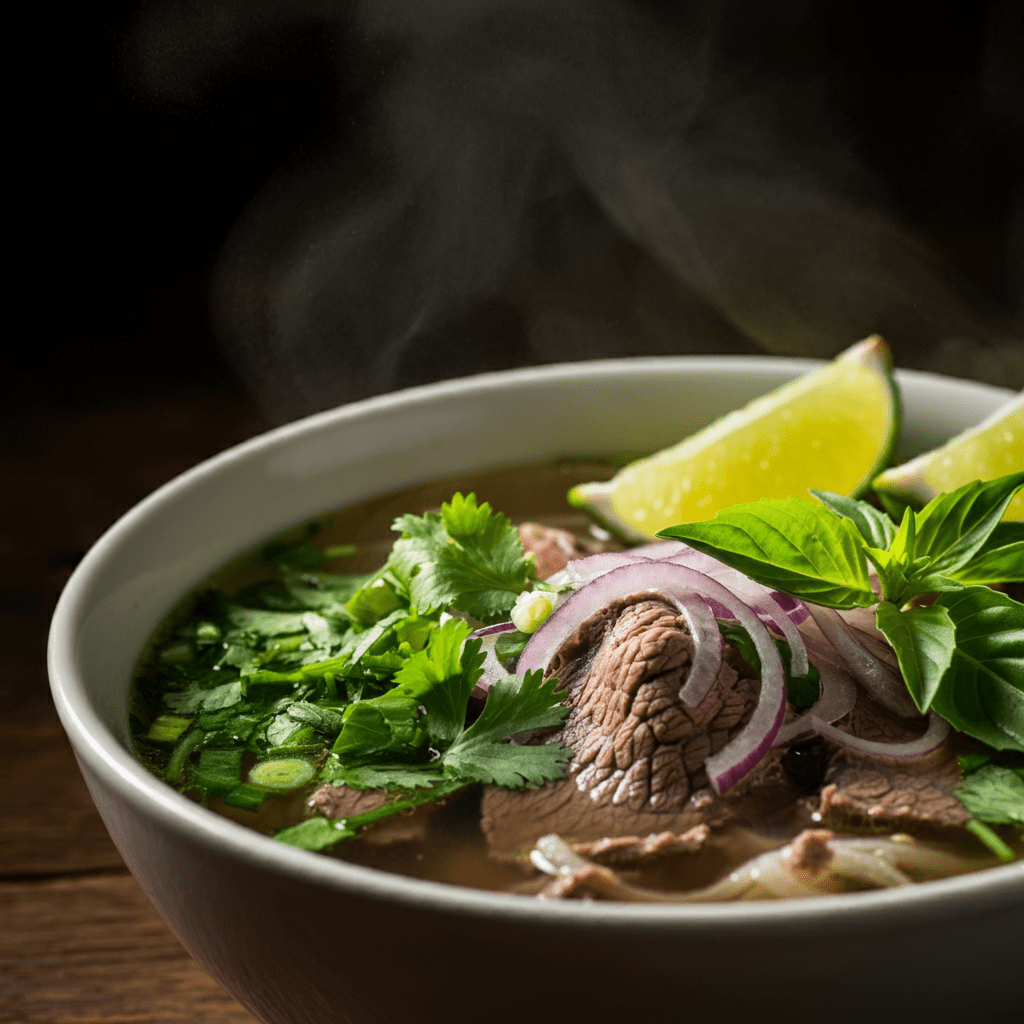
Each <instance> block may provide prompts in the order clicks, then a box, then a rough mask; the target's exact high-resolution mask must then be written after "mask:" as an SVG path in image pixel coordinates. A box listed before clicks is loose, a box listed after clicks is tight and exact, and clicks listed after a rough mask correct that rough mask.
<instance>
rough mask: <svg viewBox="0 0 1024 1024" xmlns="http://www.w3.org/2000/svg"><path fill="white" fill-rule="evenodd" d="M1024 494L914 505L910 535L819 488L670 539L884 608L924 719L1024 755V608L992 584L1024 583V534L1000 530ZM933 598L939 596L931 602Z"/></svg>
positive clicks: (830, 597)
mask: <svg viewBox="0 0 1024 1024" xmlns="http://www.w3.org/2000/svg"><path fill="white" fill-rule="evenodd" d="M1022 486H1024V472H1021V473H1011V474H1009V475H1007V476H1003V477H999V478H998V479H996V480H989V481H975V482H974V483H970V484H967V485H966V486H964V487H960V488H958V489H957V490H955V491H951V492H950V493H948V494H940V495H939V496H938V497H937V498H935V499H934V500H933V501H931V502H929V503H928V504H927V505H925V507H924V508H923V509H921V510H920V511H915V510H914V509H912V508H907V509H906V510H905V511H904V514H903V519H902V521H901V522H900V524H899V526H898V527H897V526H896V524H895V523H894V522H893V521H892V520H890V519H889V518H888V516H886V515H885V514H884V513H882V512H879V511H878V510H877V509H875V508H874V507H873V506H871V505H869V504H867V503H866V502H863V501H858V500H855V499H853V498H848V497H845V496H843V495H840V494H832V493H830V492H827V491H812V492H811V493H812V494H813V495H814V496H815V497H817V498H818V499H819V500H820V501H821V502H822V504H820V505H815V504H811V503H809V502H806V501H802V500H800V499H798V498H783V499H769V498H765V499H762V500H760V501H756V502H749V503H747V504H743V505H734V506H733V507H732V508H729V509H725V510H724V511H722V512H719V513H718V515H716V516H715V518H714V519H711V520H707V521H705V522H697V523H685V524H682V525H679V526H672V527H669V528H668V529H666V530H663V531H661V533H660V534H659V536H660V537H668V538H673V539H676V540H682V541H685V542H686V543H687V544H690V545H691V546H692V547H694V548H697V549H698V550H699V551H703V552H705V553H707V554H709V555H712V556H713V557H715V558H718V559H719V560H721V561H722V562H725V563H726V564H727V565H731V566H733V567H734V568H736V569H739V570H740V571H741V572H744V573H746V574H747V575H748V576H750V577H751V578H752V579H754V580H757V581H758V582H759V583H762V584H764V585H765V586H768V587H771V588H772V589H773V590H778V591H781V592H783V593H785V594H789V595H791V596H792V597H796V598H800V599H802V600H804V601H808V602H810V603H812V604H818V605H823V606H825V607H828V608H839V609H844V608H845V609H848V608H855V607H864V608H868V607H873V606H874V607H875V621H876V624H877V625H878V628H879V630H880V631H881V632H882V634H883V635H884V636H885V638H886V639H887V640H888V642H889V643H890V644H891V646H892V648H893V650H894V651H895V653H896V657H897V659H898V660H899V666H900V671H901V672H902V673H903V677H904V680H905V681H906V685H907V689H908V690H909V692H910V695H911V697H913V699H914V703H915V704H916V705H917V707H918V709H919V710H920V711H921V712H922V713H924V712H926V711H928V710H929V709H934V710H935V711H936V712H937V713H938V714H939V715H941V716H942V717H943V718H945V719H946V720H947V721H948V722H949V723H950V724H951V725H952V726H953V727H954V728H956V729H958V730H960V731H961V732H964V733H967V734H968V735H970V736H973V737H975V738H976V739H979V740H981V741H983V742H984V743H987V744H989V745H990V746H992V747H995V748H996V749H998V750H1008V749H1010V750H1018V751H1024V604H1021V603H1019V602H1017V601H1014V600H1013V599H1012V598H1010V597H1009V596H1008V595H1007V594H1004V593H1001V592H999V591H995V590H992V589H990V588H989V587H988V586H984V585H982V584H986V583H995V582H1001V581H1017V580H1022V579H1024V531H1022V529H1020V528H1019V527H1020V525H1021V524H1017V523H1000V519H1001V518H1002V515H1003V513H1004V512H1005V511H1006V507H1007V506H1008V505H1009V503H1010V500H1011V499H1012V498H1013V496H1014V494H1016V493H1017V491H1019V490H1020V489H1021V487H1022ZM869 563H870V565H872V566H873V567H874V569H875V571H876V573H877V576H878V588H879V590H880V591H881V594H880V595H879V594H877V593H875V591H874V590H873V589H872V583H871V577H870V575H869V569H868V565H869ZM924 594H928V595H937V596H936V597H935V598H934V601H932V602H931V603H929V604H927V605H925V604H923V603H922V602H921V596H922V595H924Z"/></svg>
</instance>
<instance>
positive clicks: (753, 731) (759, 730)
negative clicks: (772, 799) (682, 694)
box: [517, 560, 786, 793]
mask: <svg viewBox="0 0 1024 1024" xmlns="http://www.w3.org/2000/svg"><path fill="white" fill-rule="evenodd" d="M691 592H695V593H697V594H698V595H700V596H701V597H703V598H705V599H710V600H711V601H715V602H717V603H718V604H720V605H722V606H724V607H725V608H726V609H727V610H728V611H729V613H730V615H731V617H732V618H735V619H736V620H737V621H738V622H739V624H740V625H741V626H742V627H743V628H744V629H745V630H746V631H747V633H748V634H749V636H750V639H751V641H752V642H753V644H754V648H755V649H756V651H757V654H758V657H759V658H760V660H761V692H760V695H759V697H758V702H757V706H756V707H755V708H754V713H753V715H752V716H751V717H750V720H749V721H748V722H747V724H746V725H745V726H744V727H743V728H742V729H741V730H740V732H739V733H738V734H737V735H736V736H734V737H733V738H732V739H731V740H730V741H729V742H728V743H727V744H726V745H725V746H724V747H722V749H721V750H719V751H717V752H716V753H714V754H712V755H711V756H710V757H709V758H707V760H706V761H705V767H706V768H707V771H708V776H709V778H710V780H711V784H712V786H714V788H715V790H716V791H717V792H718V793H724V792H726V791H727V790H729V789H731V788H732V787H733V786H735V785H736V783H738V782H739V781H740V780H741V779H742V778H744V776H746V775H747V773H748V772H750V771H751V769H753V768H754V766H755V765H757V764H758V762H760V761H761V759H762V758H763V757H764V756H765V754H767V753H768V751H769V750H770V749H771V746H772V743H773V742H774V740H775V737H776V735H777V734H778V731H779V729H780V728H781V727H782V722H783V719H784V718H785V714H786V687H785V675H784V672H783V668H782V659H781V658H780V657H779V652H778V650H777V649H776V647H775V644H774V642H773V641H772V638H771V635H770V634H769V633H768V630H767V628H766V627H765V625H764V624H763V623H762V622H761V620H760V619H759V618H758V616H757V614H756V613H755V612H754V611H752V610H751V609H750V608H749V607H748V606H747V605H746V604H744V603H743V601H741V600H740V599H739V598H738V597H737V596H736V595H735V594H733V593H731V592H730V591H729V590H728V589H727V588H726V587H725V586H723V585H722V584H721V583H719V582H718V581H717V580H714V579H711V577H709V576H706V575H705V574H704V573H701V572H698V571H697V570H695V569H692V568H690V567H689V566H686V565H679V564H678V563H674V562H667V561H658V562H651V561H648V560H643V561H639V562H632V563H629V564H625V565H621V566H619V567H618V568H615V569H612V570H610V571H609V572H606V573H604V574H602V575H601V576H600V577H598V579H597V580H595V581H594V582H593V583H591V584H590V585H589V586H585V587H581V588H580V589H579V590H577V591H576V593H574V594H573V595H572V596H570V597H569V599H568V600H567V601H566V602H565V603H564V604H563V605H562V606H561V607H560V608H559V609H557V610H556V611H554V612H552V614H551V616H550V617H549V618H548V620H547V621H546V622H545V623H544V624H543V625H542V626H541V627H540V629H538V630H537V632H536V633H534V634H533V636H532V637H531V639H530V641H529V642H528V643H527V645H526V648H525V650H524V651H523V653H522V655H521V656H520V659H519V664H518V666H517V668H518V669H519V671H521V672H526V671H531V670H535V669H540V670H545V669H546V668H547V666H548V663H549V662H550V661H551V659H552V657H554V654H555V652H556V651H557V650H558V648H559V647H560V646H561V645H562V643H563V642H564V641H565V640H566V638H567V637H569V636H571V635H572V633H573V632H575V630H576V629H577V628H579V626H580V625H581V624H582V623H583V622H585V621H586V620H587V619H588V618H590V616H591V615H593V614H595V613H596V612H598V611H600V610H601V609H602V608H603V607H605V605H607V604H609V603H610V602H611V601H612V600H614V599H615V598H617V597H621V596H623V595H624V594H631V593H651V594H665V595H667V596H668V597H670V598H679V597H680V596H681V595H684V594H687V593H691ZM694 639H695V641H696V638H694ZM684 685H685V684H684Z"/></svg>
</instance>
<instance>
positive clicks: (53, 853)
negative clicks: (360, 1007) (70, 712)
mask: <svg viewBox="0 0 1024 1024" xmlns="http://www.w3.org/2000/svg"><path fill="white" fill-rule="evenodd" d="M265 426H266V424H265V423H264V422H263V421H262V420H261V419H260V418H259V417H258V415H257V414H256V413H255V412H254V411H253V409H252V408H251V406H249V405H248V403H247V402H245V401H244V400H242V399H240V398H239V397H238V396H237V395H235V394H234V393H233V392H232V391H231V390H230V389H228V388H219V387H214V386H211V385H210V384H209V383H207V384H205V385H204V386H202V387H200V388H187V387H186V388H181V389H179V391H178V393H175V394H165V395H161V396H159V397H156V398H152V397H151V398H148V399H140V400H137V401H133V402H114V403H111V402H110V401H109V400H107V401H105V403H103V404H99V405H96V404H89V403H88V402H83V404H81V405H80V406H78V407H75V408H71V407H66V408H57V407H54V406H52V405H48V404H45V403H42V402H36V403H35V404H25V405H23V406H22V407H20V408H18V409H16V410H11V409H5V410H3V412H2V413H0V429H2V438H0V479H2V480H3V481H4V495H5V500H4V501H3V502H0V636H2V637H3V642H2V643H0V781H2V785H0V821H2V822H3V828H2V829H0V1021H5V1022H6V1021H10V1022H18V1024H86V1022H88V1024H119V1022H129V1021H130V1022H149V1021H161V1022H176V1021H181V1022H182V1024H185V1022H187V1024H221V1022H230V1024H236V1022H237V1024H243V1022H244V1024H253V1022H254V1020H255V1018H253V1017H252V1016H251V1015H250V1014H249V1013H247V1012H246V1011H245V1010H244V1009H242V1007H241V1006H239V1005H238V1004H237V1003H236V1002H235V1001H234V1000H233V999H232V998H231V997H230V996H229V995H227V993H225V992H224V991H223V990H222V989H221V988H220V987H219V986H218V985H217V984H216V983H215V982H214V981H213V980H212V979H211V978H210V977H209V976H208V975H207V974H206V973H205V972H204V971H203V970H202V968H200V967H199V965H198V964H196V963H195V961H193V960H192V958H191V957H190V956H189V955H188V954H187V953H186V952H185V950H184V949H183V948H182V946H181V944H180V943H179V942H178V940H177V939H176V938H175V937H174V936H173V935H172V934H171V932H170V931H169V930H168V929H167V926H166V925H165V924H164V923H163V921H162V920H161V919H160V917H159V916H158V915H157V913H156V911H155V910H154V909H153V908H152V906H151V905H150V904H149V902H148V901H147V899H146V897H145V896H144V895H143V893H142V891H141V890H140V889H139V887H138V886H137V885H136V883H135V881H134V880H133V879H132V877H131V876H130V875H129V874H128V872H127V870H126V869H125V867H124V864H123V862H122V860H121V858H120V856H119V855H118V853H117V850H116V849H115V848H114V845H113V843H112V842H111V841H110V838H109V836H108V835H107V833H106V830H105V828H104V827H103V823H102V822H101V821H100V818H99V815H98V814H97V813H96V810H95V808H94V807H93V805H92V800H91V798H90V797H89V793H88V791H87V790H86V788H85V784H84V783H83V782H82V778H81V776H80V774H79V772H78V766H77V764H76V763H75V759H74V755H73V754H72V752H71V748H70V746H69V744H68V742H67V740H66V738H65V736H64V733H63V730H62V729H61V726H60V722H59V720H58V718H57V714H56V711H55V709H54V708H53V705H52V703H51V701H50V697H49V689H48V686H47V678H46V667H45V645H46V633H47V628H48V623H49V618H50V614H51V611H52V608H53V606H54V603H55V602H56V599H57V597H58V595H59V593H60V590H61V588H62V586H63V584H64V582H65V581H66V579H67V577H68V576H69V574H70V572H71V570H72V569H73V567H74V565H75V563H76V562H77V560H78V559H79V558H80V557H81V555H82V554H83V553H84V552H85V550H86V549H87V548H88V547H89V546H90V545H91V544H92V543H93V542H94V541H95V540H96V539H97V538H98V537H99V536H100V534H101V533H102V532H103V530H105V529H106V528H107V527H108V526H109V525H110V524H111V523H112V522H113V521H114V520H115V519H116V518H117V517H118V516H119V515H121V514H122V513H123V512H125V511H127V510H128V509H129V508H130V507H131V506H132V505H133V504H134V503H135V502H136V501H138V500H139V499H140V498H142V497H144V496H145V495H146V494H147V493H148V492H150V491H151V490H153V488H155V487H157V486H159V485H160V484H161V483H163V482H164V481H166V480H169V479H171V478H172V477H173V476H175V475H176V474H177V473H179V472H181V471H182V470H184V469H187V468H188V467H189V466H191V465H193V464H195V463H196V462H199V461H201V460H202V459H204V458H207V457H208V456H210V455H213V454H215V453H216V452H218V451H220V450H222V449H224V448H226V447H228V446H229V445H231V444H234V443H236V442H237V441H241V440H243V439H244V438H246V437H248V436H251V435H252V434H254V433H257V432H258V431H259V430H261V429H263V428H264V427H265Z"/></svg>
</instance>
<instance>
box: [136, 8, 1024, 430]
mask: <svg viewBox="0 0 1024 1024" xmlns="http://www.w3.org/2000/svg"><path fill="white" fill-rule="evenodd" d="M807 17H808V10H807V5H805V4H804V3H801V2H798V0H791V2H789V3H775V4H769V3H764V4H761V3H753V4H750V5H739V6H738V5H729V4H725V3H722V2H719V0H694V2H691V3H688V4H685V5H682V4H661V3H654V2H650V3H646V4H640V3H630V2H626V0H475V2H474V0H430V2H428V0H391V2H381V0H376V2H371V0H366V2H365V3H361V4H357V3H348V4H346V3H331V2H328V0H304V2H302V3H294V2H293V3H285V2H283V0H282V2H281V3H279V4H275V3H270V2H264V3H263V4H262V5H259V4H244V3H242V0H237V2H236V3H232V2H229V0H220V2H219V3H211V4H208V5H201V6H196V7H192V6H191V5H185V4H175V3H170V4H164V5H162V6H160V5H153V6H152V7H151V8H150V9H149V10H148V12H147V14H146V15H145V16H144V18H143V19H142V20H141V21H140V25H139V31H138V34H137V43H138V45H137V59H138V67H139V74H140V76H141V77H142V79H143V80H144V81H146V82H148V83H149V88H150V89H151V90H152V91H154V92H157V93H160V94H162V95H165V96H176V97H177V98H181V96H186V95H187V94H188V93H189V91H190V90H192V91H194V90H197V89H202V88H203V87H204V83H205V82H206V81H207V80H209V79H210V77H211V75H212V74H213V70H215V69H216V67H217V66H218V62H223V61H226V60H228V59H230V58H232V57H233V55H234V53H235V51H240V50H242V49H243V48H244V43H245V40H246V39H247V38H249V37H250V36H251V35H252V33H253V32H254V31H259V32H262V33H266V32H273V31H275V29H277V28H279V27H281V26H284V25H286V24H290V23H293V22H294V21H296V20H301V21H305V22H310V23H315V24H317V25H320V26H322V27H325V30H331V28H332V26H333V28H334V29H336V30H338V32H339V33H340V32H341V30H342V28H344V30H345V31H346V32H349V33H352V32H353V31H354V34H355V36H356V38H358V40H359V48H358V51H359V52H360V53H362V54H363V55H364V56H365V55H370V56H369V57H367V58H366V66H365V69H364V72H365V79H366V80H365V83H364V95H365V102H364V103H363V104H361V105H360V107H359V109H358V111H357V112H356V113H354V114H353V115H352V117H353V118H354V119H355V124H356V128H355V129H354V130H353V128H352V123H351V119H349V121H348V122H346V124H344V125H339V135H338V138H337V140H335V141H332V142H329V143H327V144H325V145H324V146H323V147H321V149H320V150H319V151H317V152H316V153H315V154H314V155H311V156H307V157H306V158H305V160H304V161H303V162H302V163H300V164H299V165H298V166H296V167H289V168H287V169H285V170H282V171H281V172H280V173H279V174H278V176H277V177H276V178H275V179H274V180H272V181H271V182H270V183H269V184H268V185H267V187H266V188H265V189H264V190H263V191H262V193H261V194H260V195H259V196H258V197H257V198H256V200H255V201H254V202H253V203H252V204H251V206H250V208H249V209H248V210H247V212H246V213H245V215H244V216H243V217H242V219H241V220H240V222H239V223H238V224H237V226H236V228H235V229H234V231H233V233H232V235H231V237H230V239H229V240H228V242H227V244H226V246H225V248H224V251H223V253H222V256H221V259H220V261H219V265H218V269H217V273H216V287H215V301H216V316H217V321H218V324H219V327H220V331H221V334H222V336H223V338H224V340H225V344H226V346H227V348H228V350H229V352H230V353H231V354H232V356H233V358H234V360H235V361H236V363H237V365H238V366H239V367H240V369H241V371H242V373H243V375H244V377H245V378H246V379H247V382H248V383H249V385H250V386H251V388H252V390H253V392H254V394H255V395H256V396H257V397H258V398H259V399H260V401H261V402H262V403H263V405H264V407H265V408H266V409H267V410H268V412H269V413H270V415H272V416H273V417H275V418H276V419H278V420H285V419H289V418H292V417H295V416H298V415H301V414H303V413H307V412H310V411H313V410H315V409H320V408H325V407H327V406H330V405H334V404H337V403H339V402H344V401H349V400H351V399H355V398H358V397H362V396H364V395H368V394H373V393H378V392H383V391H387V390H391V389H393V388H396V387H401V386H404V385H407V384H410V383H416V382H420V381H424V380H430V379H438V378H443V377H448V376H460V375H463V374H466V373H472V372H476V371H479V370H486V369H495V368H500V367H506V366H514V365H524V364H530V363H542V362H553V361H561V360H567V359H581V358H594V357H605V356H626V355H634V354H661V353H688V352H700V353H706V352H771V353H785V354H793V355H808V356H822V357H827V356H830V355H832V354H834V353H835V352H837V351H839V350H840V349H842V348H844V347H846V346H847V345H849V344H850V343H852V342H853V341H855V340H856V339H858V338H860V337H863V336H865V335H867V334H869V333H872V332H876V331H877V332H879V333H882V334H883V335H885V336H886V337H887V338H888V340H889V341H890V343H891V344H892V346H893V348H894V350H895V352H896V357H897V361H898V362H899V363H901V364H902V365H909V366H919V367H924V368H930V369H936V370H939V371H944V372H952V373H955V374H957V375H959V376H973V377H976V378H979V379H985V380H991V381H993V382H997V383H1000V384H1010V385H1011V386H1016V387H1021V386H1022V385H1024V342H1022V340H1021V337H1022V335H1021V331H1020V325H1019V324H1018V325H1016V326H1014V324H1013V323H1012V322H1010V321H1009V319H1008V318H1007V317H1005V316H1004V317H1002V319H1000V318H999V317H997V316H995V315H994V314H993V313H991V312H990V311H987V310H985V309H984V308H983V307H982V306H981V304H980V303H979V302H977V301H974V300H969V299H968V298H967V297H966V295H967V292H966V290H965V289H964V288H963V287H962V285H961V284H960V283H957V282H954V281H953V280H952V278H951V275H950V274H949V271H948V270H947V269H946V268H944V267H943V265H942V264H941V263H940V261H939V260H938V258H937V257H936V256H935V255H934V254H933V253H932V252H931V251H930V250H929V249H928V248H927V247H926V246H925V245H924V244H923V243H922V242H921V240H919V239H918V238H916V237H915V236H914V235H913V234H912V233H911V232H910V231H909V230H908V229H907V228H906V227H905V226H904V225H903V224H901V222H900V221H899V220H898V219H897V217H896V216H894V215H893V213H892V212H891V210H890V209H889V208H888V206H887V203H886V200H885V195H884V189H883V187H882V185H881V183H880V182H878V181H876V180H874V179H873V178H872V176H871V174H870V172H869V171H868V169H867V168H866V167H865V166H864V165H863V164H862V162H861V161H859V160H858V159H857V157H856V153H855V150H854V147H853V145H852V143H851V142H850V140H849V139H847V138H846V137H845V136H844V128H843V126H842V124H841V123H839V122H838V120H837V118H836V117H835V115H834V114H833V113H832V112H831V111H830V107H829V91H828V84H827V67H825V66H823V65H822V66H817V65H808V66H801V65H799V63H797V64H794V65H793V66H790V64H788V63H787V61H786V52H785V45H786V44H785V43H779V42H778V41H779V40H787V39H791V38H799V35H800V31H801V26H802V25H803V24H804V23H805V22H806V20H807ZM202 26H205V27H202ZM211 40H213V41H212V42H211ZM773 40H774V42H773ZM762 41H763V43H764V46H763V48H764V49H765V50H768V51H771V52H773V53H775V56H776V58H777V59H776V60H775V62H774V63H772V62H771V61H769V60H767V59H762V57H761V49H762V45H761V44H762ZM773 46H774V48H775V49H774V50H772V47H773ZM780 48H781V49H780ZM338 52H339V58H338V59H339V61H342V62H345V61H348V62H349V63H348V64H346V65H345V67H344V68H343V69H341V70H343V71H344V72H345V73H347V74H355V72H354V71H353V68H352V66H351V62H352V61H353V60H354V59H355V58H354V57H353V56H352V52H351V50H349V51H345V50H344V49H343V48H341V47H339V48H338ZM342 53H346V54H347V55H346V56H341V54H342ZM780 53H781V59H778V58H779V56H780ZM826 63H827V62H826ZM780 69H782V70H780ZM342 128H344V131H342V130H341V129H342Z"/></svg>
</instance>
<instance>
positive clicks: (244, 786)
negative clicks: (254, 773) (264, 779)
mask: <svg viewBox="0 0 1024 1024" xmlns="http://www.w3.org/2000/svg"><path fill="white" fill-rule="evenodd" d="M270 795H271V794H270V793H268V792H267V791H266V790H265V789H261V788H260V787H259V786H252V785H250V784H249V783H248V782H240V783H239V784H238V785H237V786H235V788H234V789H232V790H231V792H230V793H228V794H227V795H226V796H225V797H224V803H226V804H228V805H229V806H230V807H240V808H241V809H242V810H244V811H255V810H256V808H257V807H259V806H260V805H261V804H262V803H263V801H264V800H266V799H267V797H268V796H270Z"/></svg>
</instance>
